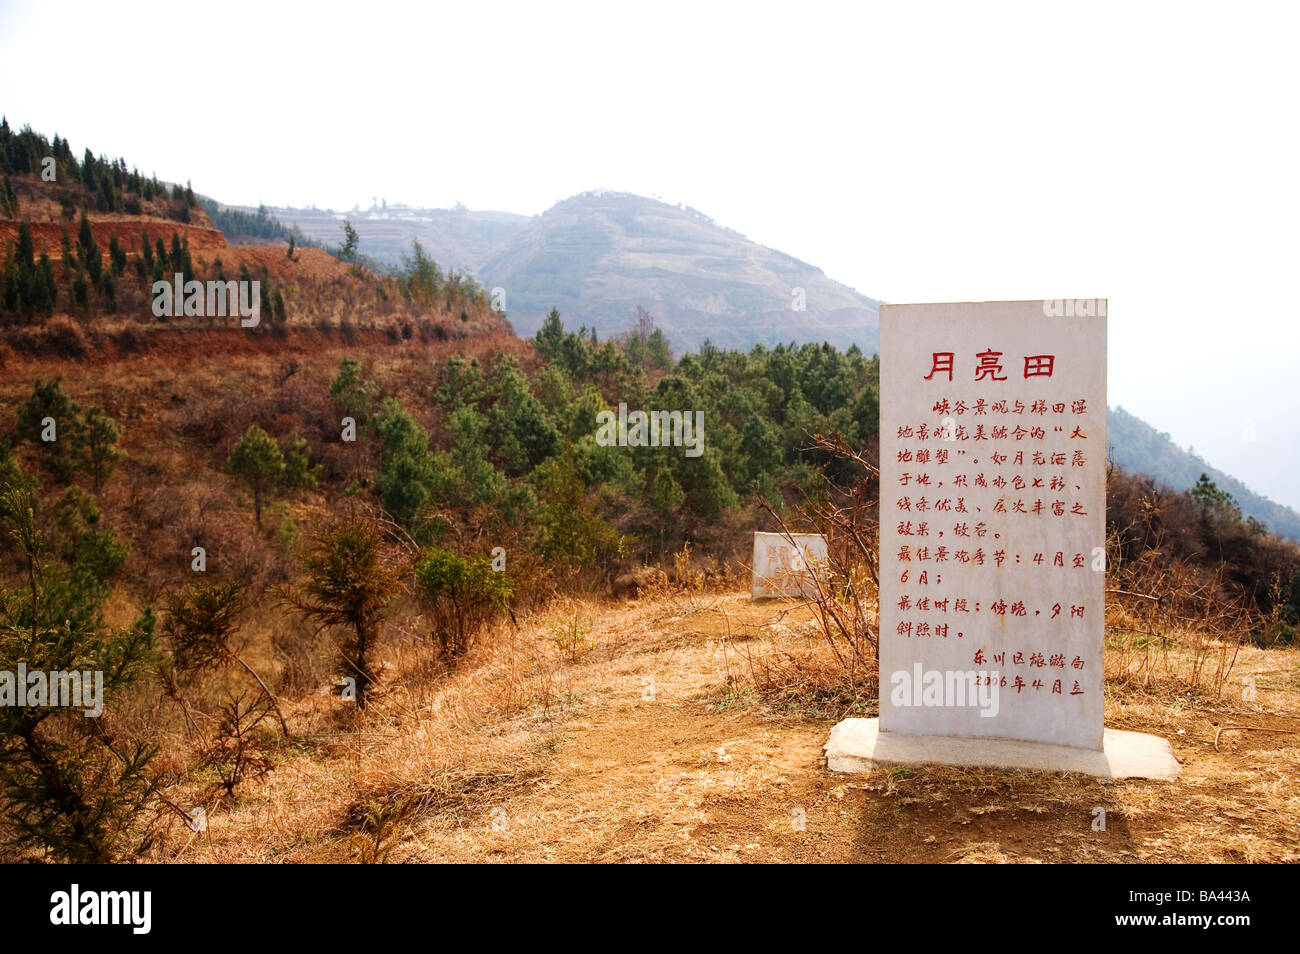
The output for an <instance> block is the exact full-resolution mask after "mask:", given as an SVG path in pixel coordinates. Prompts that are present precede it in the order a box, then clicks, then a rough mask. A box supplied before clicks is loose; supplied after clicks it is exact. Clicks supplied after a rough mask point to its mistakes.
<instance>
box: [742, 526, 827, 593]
mask: <svg viewBox="0 0 1300 954" xmlns="http://www.w3.org/2000/svg"><path fill="white" fill-rule="evenodd" d="M791 541H793V543H792V542H791ZM825 567H826V538H825V537H824V536H822V535H821V534H820V533H794V534H791V535H790V537H789V538H787V537H786V535H785V534H783V533H763V532H761V531H760V532H758V533H755V534H754V581H753V584H752V585H751V587H750V596H751V597H752V598H753V599H756V600H762V599H769V598H772V597H782V596H786V597H788V596H795V597H801V598H803V599H808V598H810V597H814V596H816V595H817V584H816V582H815V581H814V580H813V576H812V575H813V574H814V573H818V572H820V573H823V576H822V579H823V580H824V579H825V577H824V572H825Z"/></svg>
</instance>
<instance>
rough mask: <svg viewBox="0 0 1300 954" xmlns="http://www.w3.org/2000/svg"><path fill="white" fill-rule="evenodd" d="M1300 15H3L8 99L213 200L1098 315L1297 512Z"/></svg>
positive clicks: (1145, 406) (49, 6)
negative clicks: (616, 220) (364, 210)
mask: <svg viewBox="0 0 1300 954" xmlns="http://www.w3.org/2000/svg"><path fill="white" fill-rule="evenodd" d="M1294 9H1295V8H1294V7H1287V6H1284V5H1281V4H1279V5H1276V6H1274V5H1254V4H1246V3H1232V4H1222V5H1219V6H1213V7H1212V6H1207V5H1200V4H1191V3H1178V4H1140V3H1132V2H1130V3H1124V4H1115V5H1110V4H1102V3H1087V4H1079V5H1075V6H1071V7H1069V8H1065V7H1062V6H1060V5H1056V4H1051V5H1049V4H1043V3H1026V4H1008V5H1002V4H998V5H986V4H920V3H916V4H900V3H891V4H887V5H885V4H881V5H876V4H870V5H868V4H861V3H843V4H832V5H818V4H815V3H809V2H805V0H799V2H794V0H790V2H787V3H784V4H780V5H774V6H766V7H764V6H759V5H756V4H754V3H744V4H737V5H723V4H711V3H707V2H703V0H696V2H692V3H687V4H681V5H675V4H671V3H655V4H651V5H637V6H631V5H615V4H609V3H604V4H593V5H590V6H586V5H581V6H580V5H570V4H565V3H559V2H551V3H545V4H520V5H513V4H491V3H483V2H478V0H474V2H463V3H457V4H454V5H449V4H440V3H432V4H417V3H409V2H408V3H386V2H379V0H370V2H367V3H364V4H356V3H349V4H339V5H337V6H332V5H331V4H329V3H309V4H301V5H297V4H294V5H290V4H279V3H267V2H259V3H242V2H223V3H221V4H216V5H208V4H204V5H192V6H191V5H185V4H178V3H136V4H132V3H129V2H127V3H123V2H119V3H107V4H106V3H102V2H101V3H94V4H91V3H81V2H67V0H61V2H59V3H49V2H44V3H26V2H14V0H0V111H3V112H4V113H6V114H7V116H8V118H9V121H10V123H11V124H15V125H22V124H23V123H30V124H31V125H32V126H33V127H34V128H36V129H38V130H40V131H42V132H44V133H46V134H47V135H52V134H53V133H54V132H56V131H57V132H59V133H60V134H62V135H66V136H68V137H70V139H71V140H72V145H73V147H74V148H75V149H77V150H78V151H80V150H81V149H82V148H84V147H85V146H89V147H90V148H92V149H93V150H95V151H96V152H97V153H100V152H106V153H108V154H110V155H111V156H117V155H122V156H125V157H126V159H127V161H128V162H130V163H136V164H139V165H140V166H141V168H142V169H143V170H146V171H150V172H156V173H157V174H158V176H159V177H160V178H163V179H167V180H185V179H191V180H192V181H193V183H194V187H195V189H197V190H199V191H201V192H203V193H206V194H208V195H212V196H214V197H216V198H219V199H221V200H222V201H225V202H231V203H241V204H250V205H252V204H256V203H258V202H259V201H261V202H266V203H268V204H277V205H311V204H313V203H314V204H316V205H319V206H321V207H325V206H332V207H335V208H350V207H351V206H352V205H353V204H356V203H359V204H361V205H362V206H367V205H369V203H370V201H371V198H372V197H374V196H378V197H385V198H387V199H388V200H389V201H390V202H398V201H400V202H406V203H411V204H419V205H427V206H449V205H451V204H453V203H455V202H457V201H461V202H464V203H465V204H466V205H467V206H469V207H470V208H490V209H504V210H508V211H513V212H521V213H529V214H531V213H537V212H541V211H543V210H545V209H546V208H548V207H549V206H551V205H552V204H553V203H555V202H556V201H558V200H560V199H562V198H565V197H567V196H569V195H572V194H573V193H576V192H582V191H586V190H588V189H593V188H602V187H603V188H613V189H619V190H625V191H629V192H636V193H640V194H642V195H654V196H658V197H661V198H663V199H664V200H666V201H669V202H686V203H687V204H689V205H691V206H694V207H695V208H697V209H699V210H701V211H703V212H705V213H706V214H708V215H710V216H712V217H713V218H714V219H715V220H716V221H718V222H719V223H720V224H723V225H726V226H729V227H731V228H734V229H736V230H737V231H740V232H742V233H744V234H745V235H747V236H748V237H750V238H751V239H754V240H756V241H758V242H761V243H763V244H764V245H769V246H772V247H774V248H778V249H780V250H782V251H785V252H788V253H790V254H792V255H796V256H798V257H799V258H802V259H804V260H805V261H808V262H812V263H813V264H815V265H818V266H820V267H821V268H822V269H823V270H824V271H825V272H826V273H827V274H828V275H829V276H830V277H832V278H835V279H837V280H839V281H841V282H844V283H846V284H848V285H852V286H853V287H855V288H857V289H858V290H860V291H862V292H864V293H866V294H869V295H871V296H873V297H877V298H882V299H885V300H888V301H895V302H908V301H966V300H990V299H1020V298H1063V297H1108V298H1109V300H1110V308H1109V316H1110V322H1109V334H1110V402H1111V403H1112V404H1122V405H1124V406H1125V407H1126V408H1128V409H1130V410H1131V411H1133V412H1134V413H1136V414H1138V415H1139V416H1141V417H1143V418H1145V419H1146V420H1147V421H1149V422H1150V423H1152V424H1153V425H1155V426H1156V427H1158V428H1159V429H1161V430H1164V431H1168V432H1169V433H1170V434H1171V435H1172V436H1173V437H1174V439H1175V440H1176V441H1177V442H1179V443H1180V444H1182V445H1183V446H1184V447H1186V446H1187V445H1188V444H1189V443H1190V444H1193V445H1194V446H1195V449H1196V451H1197V452H1198V453H1200V454H1201V455H1202V456H1204V457H1206V458H1207V459H1208V460H1209V461H1210V462H1211V463H1214V464H1215V465H1217V466H1219V467H1222V468H1223V469H1225V470H1227V471H1229V472H1230V473H1233V474H1234V475H1236V476H1238V477H1240V478H1241V479H1243V480H1245V481H1246V482H1247V483H1248V484H1249V485H1251V486H1252V487H1253V488H1254V489H1256V490H1258V491H1260V492H1262V493H1265V494H1267V495H1268V496H1271V497H1273V498H1274V499H1275V500H1279V501H1281V502H1284V503H1288V504H1290V505H1292V506H1296V507H1300V480H1297V479H1296V477H1295V476H1294V473H1293V470H1292V467H1293V464H1294V462H1295V461H1297V460H1298V459H1300V452H1298V450H1297V449H1298V448H1300V416H1298V415H1297V413H1296V411H1297V409H1298V408H1300V400H1298V399H1297V397H1296V390H1295V381H1296V379H1297V377H1298V375H1297V371H1296V368H1295V364H1296V362H1297V360H1300V314H1297V312H1298V311H1300V309H1298V308H1297V297H1296V290H1295V288H1294V280H1295V276H1296V271H1297V269H1296V266H1297V262H1300V239H1298V238H1297V222H1298V221H1300V186H1298V185H1297V172H1298V170H1300V165H1298V163H1297V149H1296V146H1297V139H1298V138H1300V137H1298V136H1297V113H1298V110H1297V93H1298V92H1300V55H1297V52H1296V39H1297V29H1296V28H1297V25H1298V24H1300V16H1298V15H1297V14H1296V13H1295V12H1293V10H1294ZM146 104H147V105H146ZM1252 436H1253V438H1254V439H1253V440H1252V439H1251V438H1252Z"/></svg>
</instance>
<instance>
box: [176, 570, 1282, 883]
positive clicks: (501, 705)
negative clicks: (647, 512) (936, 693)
mask: <svg viewBox="0 0 1300 954" xmlns="http://www.w3.org/2000/svg"><path fill="white" fill-rule="evenodd" d="M575 618H582V619H585V620H588V621H589V625H588V624H584V625H583V627H582V628H583V630H584V634H583V644H582V647H581V649H580V651H577V652H570V651H568V650H567V649H566V648H565V647H564V646H562V645H557V643H556V640H555V634H556V633H557V632H566V631H567V629H568V627H570V626H571V623H572V621H573V620H574V619H575ZM822 645H823V644H822V643H821V641H820V640H819V636H818V628H817V624H816V622H815V620H814V619H813V618H812V615H811V614H810V613H809V612H808V611H807V610H806V609H800V608H797V607H796V606H795V605H794V604H790V603H781V602H764V603H757V604H756V603H753V602H751V601H750V600H749V598H748V596H747V595H746V594H743V593H737V592H735V591H734V590H730V591H727V590H704V591H701V590H699V589H692V588H687V589H678V590H676V591H673V592H668V591H663V590H661V591H660V592H658V593H656V594H655V595H654V596H653V597H651V598H645V599H642V600H641V601H639V602H635V603H627V604H612V603H593V602H582V601H573V600H569V601H566V602H562V603H556V604H553V605H552V606H551V607H550V608H549V609H547V610H545V611H542V612H540V613H539V614H537V615H535V616H533V617H530V618H528V619H526V620H524V621H522V625H521V627H520V628H519V629H514V628H513V627H512V628H509V629H503V630H501V631H500V632H498V633H497V634H496V637H495V638H494V639H492V640H488V641H485V643H484V644H483V645H482V646H480V647H479V648H478V649H477V650H476V651H475V653H474V655H473V656H472V657H471V658H470V659H469V660H468V661H467V663H466V664H465V665H464V666H463V667H462V668H460V669H459V670H457V671H456V672H453V673H450V674H447V673H444V672H442V671H439V670H436V669H431V668H430V667H429V666H428V665H427V655H428V653H429V650H428V648H427V647H423V646H421V645H419V644H418V643H417V642H415V641H409V640H408V641H405V642H402V641H395V642H393V641H390V644H389V646H388V652H387V657H386V659H385V663H386V666H387V674H386V676H385V679H384V686H385V689H386V691H385V692H384V693H382V694H381V695H380V696H379V697H377V698H376V700H375V702H374V705H373V707H372V709H371V710H370V711H369V713H368V715H367V716H366V718H365V721H364V723H355V724H353V723H351V722H350V713H348V712H347V711H345V709H346V704H345V703H342V702H340V701H339V700H338V699H337V698H335V697H330V696H320V697H312V698H310V699H308V700H305V701H304V702H303V703H301V704H300V705H298V706H297V707H296V708H295V709H294V710H293V711H292V713H291V714H290V721H291V723H292V724H293V726H294V729H295V734H297V735H299V736H300V737H301V738H300V741H299V742H298V743H297V745H296V746H295V748H294V749H293V750H292V751H291V752H290V753H289V754H288V755H287V757H284V758H283V760H282V762H281V763H280V764H279V766H278V767H277V768H276V769H275V771H273V772H272V773H270V774H269V775H267V776H265V777H264V778H262V779H259V780H256V781H253V782H250V783H248V784H247V786H246V787H245V788H244V789H243V792H242V795H241V796H240V797H239V799H238V801H237V802H236V803H235V804H233V805H232V806H228V807H225V808H222V807H221V806H216V807H215V808H214V810H213V811H212V812H210V814H209V829H208V831H207V832H204V833H201V834H192V833H190V832H189V831H188V830H186V829H184V828H183V827H182V826H179V825H177V826H175V828H176V829H177V831H176V832H175V834H174V835H173V836H172V837H171V838H170V840H169V841H168V843H167V844H165V845H163V844H161V843H160V845H159V847H158V849H157V851H156V852H155V856H156V857H157V858H159V860H161V859H163V858H167V859H169V860H178V861H299V862H317V861H358V860H378V859H384V858H386V859H387V860H389V861H392V862H434V861H461V862H482V861H597V862H606V861H830V862H835V861H928V862H945V863H950V862H964V863H974V862H981V863H986V862H1053V861H1075V862H1117V861H1126V862H1172V861H1180V862H1201V861H1205V862H1233V861H1250V862H1256V861H1296V860H1300V853H1298V849H1297V836H1296V832H1297V831H1300V786H1297V782H1298V781H1300V747H1298V746H1297V741H1298V738H1300V737H1297V736H1295V735H1288V734H1283V733H1272V732H1246V731H1230V732H1225V733H1222V734H1220V729H1222V728H1223V727H1224V726H1247V725H1249V726H1256V727H1271V728H1274V729H1290V730H1296V729H1300V713H1297V702H1296V694H1297V692H1300V652H1296V651H1292V650H1277V649H1271V650H1263V649H1255V648H1253V647H1250V648H1245V649H1242V650H1241V653H1240V656H1239V658H1238V661H1237V669H1238V671H1239V672H1240V673H1241V674H1249V675H1252V676H1253V677H1254V678H1255V682H1256V685H1257V689H1258V694H1257V697H1256V699H1255V701H1254V702H1243V701H1242V700H1241V699H1239V698H1237V699H1233V698H1231V694H1230V693H1227V692H1225V693H1224V694H1223V696H1222V697H1213V696H1212V695H1211V694H1208V693H1205V692H1200V693H1197V692H1193V691H1191V690H1189V689H1188V688H1187V687H1186V686H1185V685H1181V684H1177V683H1170V684H1169V685H1164V684H1160V683H1158V682H1153V683H1152V684H1150V685H1148V686H1146V687H1145V688H1143V689H1142V690H1141V691H1138V690H1136V689H1134V687H1132V686H1131V685H1127V684H1124V683H1122V682H1119V681H1117V680H1112V681H1111V682H1110V683H1109V684H1108V694H1107V702H1106V719H1107V724H1108V725H1110V726H1113V727H1116V728H1125V729H1136V730H1142V731H1147V732H1153V733H1156V734H1160V735H1162V736H1164V737H1166V738H1168V739H1170V740H1171V742H1172V745H1173V748H1174V752H1175V755H1176V756H1177V757H1178V758H1179V759H1180V761H1182V762H1183V766H1184V770H1183V771H1184V774H1183V776H1182V778H1181V779H1180V780H1179V781H1178V782H1177V783H1173V784H1168V783H1157V782H1146V781H1127V782H1120V783H1109V782H1104V781H1101V780H1097V779H1093V778H1089V777H1082V776H1074V775H1063V774H1054V775H1045V774H1039V773H1030V772H1016V771H1001V770H993V769H957V768H949V767H939V766H912V767H907V768H901V767H900V768H894V769H882V770H878V771H876V772H873V773H871V774H868V775H860V776H845V775H838V774H833V773H829V772H827V771H826V770H825V769H824V767H823V766H822V764H821V746H822V745H823V744H824V742H825V740H826V735H827V732H828V730H829V728H830V725H831V723H832V721H833V719H834V718H836V716H834V715H827V714H826V713H825V712H823V711H822V710H820V709H819V708H818V707H817V706H816V705H804V706H795V705H791V704H789V700H786V704H782V700H781V698H780V696H779V694H776V695H774V694H773V692H772V688H773V687H771V686H768V687H767V688H766V689H765V688H764V687H763V686H762V685H761V684H760V683H758V682H756V674H757V675H761V674H762V672H763V670H762V669H761V667H760V666H759V662H760V661H761V660H763V659H767V658H789V657H797V658H800V659H802V660H804V665H805V667H806V668H807V669H808V670H809V671H812V670H814V669H815V668H816V662H817V659H818V653H819V652H822V653H825V650H824V648H820V647H822ZM1179 652H1180V650H1179V649H1178V648H1177V647H1173V648H1171V649H1170V650H1169V656H1170V659H1171V661H1173V660H1174V659H1175V658H1176V657H1177V656H1178V654H1179ZM1183 652H1187V650H1183ZM823 663H825V659H824V658H823ZM803 698H804V702H807V701H808V699H807V697H803ZM1216 736H1217V742H1218V748H1217V749H1216V747H1215V743H1216ZM1098 809H1101V810H1104V812H1105V821H1106V825H1105V830H1095V829H1094V823H1095V819H1096V818H1097V817H1098V814H1097V810H1098Z"/></svg>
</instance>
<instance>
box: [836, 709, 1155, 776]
mask: <svg viewBox="0 0 1300 954" xmlns="http://www.w3.org/2000/svg"><path fill="white" fill-rule="evenodd" d="M825 749H826V767H827V768H829V769H830V770H831V771H833V772H870V771H871V770H872V769H873V768H874V767H875V766H876V765H877V764H884V763H905V764H906V763H922V762H934V763H938V764H940V765H971V766H983V767H986V768H1015V769H1037V770H1039V771H1044V772H1082V773H1084V774H1086V775H1096V776H1099V777H1100V778H1109V779H1117V778H1153V779H1162V780H1170V779H1175V778H1177V777H1178V773H1179V765H1178V760H1177V759H1175V758H1174V753H1173V750H1172V749H1170V748H1169V743H1168V742H1167V741H1166V740H1164V739H1161V738H1159V737H1157V736H1154V735H1147V734H1145V733H1143V732H1124V731H1121V730H1119V729H1106V730H1105V732H1104V734H1103V737H1102V751H1100V752H1094V751H1091V750H1090V749H1076V748H1072V747H1070V746H1066V745H1049V744H1047V743H1045V742H1019V741H1013V740H1010V739H961V738H955V737H952V736H944V735H905V734H903V733H900V732H881V731H880V720H879V719H845V720H844V721H843V722H840V723H839V724H838V725H836V726H835V728H833V729H831V737H830V740H829V741H828V742H827V743H826V746H825Z"/></svg>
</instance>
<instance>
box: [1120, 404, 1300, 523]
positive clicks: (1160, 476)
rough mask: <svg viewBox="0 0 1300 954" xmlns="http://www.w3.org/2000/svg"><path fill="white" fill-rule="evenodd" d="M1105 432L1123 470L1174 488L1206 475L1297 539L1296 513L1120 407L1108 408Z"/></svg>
mask: <svg viewBox="0 0 1300 954" xmlns="http://www.w3.org/2000/svg"><path fill="white" fill-rule="evenodd" d="M1106 427H1107V431H1108V437H1109V440H1110V443H1111V445H1112V447H1113V454H1114V457H1115V461H1116V462H1117V463H1118V464H1119V465H1120V466H1122V467H1123V468H1125V469H1126V470H1130V471H1134V472H1137V473H1143V474H1150V475H1151V476H1152V477H1155V478H1156V479H1157V480H1159V481H1161V482H1163V483H1166V484H1169V485H1170V486H1171V487H1173V488H1174V489H1175V490H1187V489H1188V488H1190V487H1192V486H1194V485H1195V484H1196V481H1197V480H1199V479H1200V476H1201V474H1208V475H1209V477H1210V479H1211V480H1213V481H1214V482H1215V484H1217V485H1218V487H1219V489H1220V490H1225V491H1227V492H1228V493H1230V494H1232V496H1233V499H1235V500H1236V501H1237V503H1238V505H1239V506H1240V507H1241V512H1242V513H1243V514H1244V515H1246V516H1248V517H1254V518H1255V519H1256V520H1258V521H1260V522H1261V523H1263V524H1265V525H1266V526H1267V527H1268V528H1269V529H1270V530H1272V531H1274V532H1275V533H1280V534H1281V535H1282V536H1285V537H1290V538H1291V539H1293V540H1300V514H1297V513H1296V512H1295V511H1294V510H1292V509H1291V508H1290V507H1284V506H1282V505H1281V504H1278V503H1274V502H1273V501H1271V500H1269V499H1268V498H1267V497H1262V496H1260V495H1259V494H1257V493H1254V492H1253V491H1252V490H1251V489H1250V488H1249V487H1247V486H1246V485H1245V484H1243V483H1242V482H1241V481H1240V480H1238V479H1237V478H1235V477H1232V476H1230V475H1228V474H1225V473H1224V472H1223V471H1221V470H1219V469H1218V468H1217V467H1214V466H1213V465H1211V464H1209V463H1208V462H1207V461H1205V460H1204V459H1203V458H1201V457H1199V456H1198V455H1196V454H1193V453H1191V452H1190V451H1185V450H1183V449H1182V448H1181V447H1179V446H1178V445H1177V444H1175V443H1174V442H1173V440H1171V439H1170V437H1169V435H1168V434H1163V433H1161V432H1160V431H1157V430H1156V429H1155V428H1154V427H1152V426H1151V425H1150V424H1148V423H1146V422H1145V421H1143V420H1142V419H1141V418H1138V417H1135V416H1134V415H1132V414H1130V413H1129V412H1128V411H1126V410H1124V409H1123V408H1122V407H1114V408H1111V410H1110V413H1109V414H1108V416H1107V424H1106Z"/></svg>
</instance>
